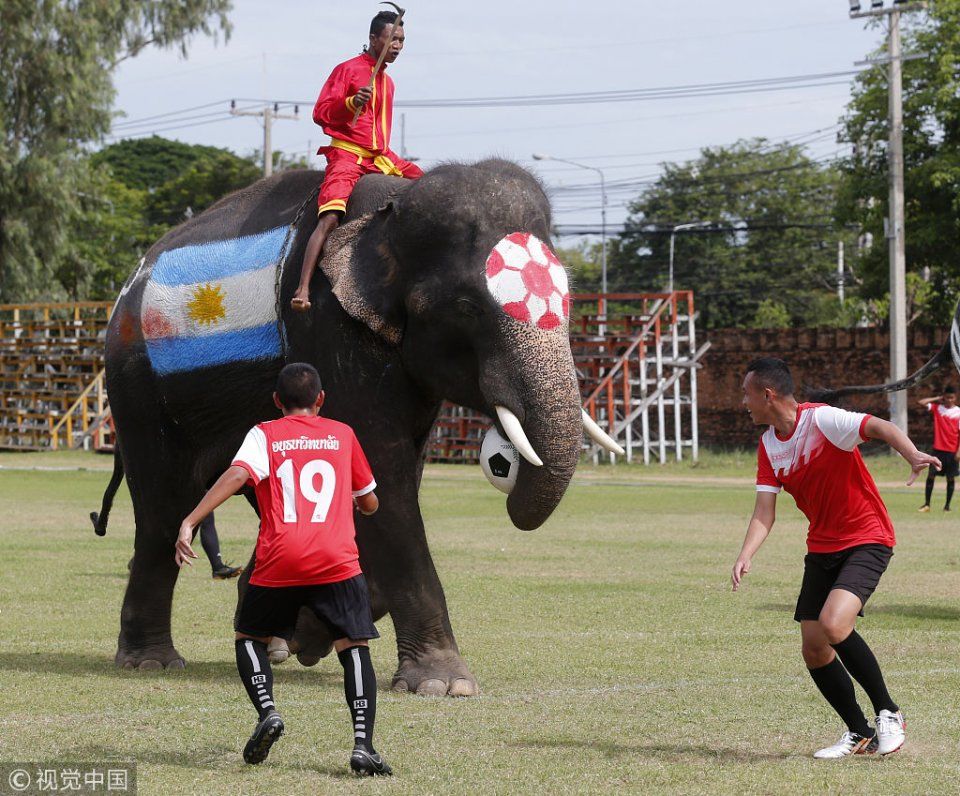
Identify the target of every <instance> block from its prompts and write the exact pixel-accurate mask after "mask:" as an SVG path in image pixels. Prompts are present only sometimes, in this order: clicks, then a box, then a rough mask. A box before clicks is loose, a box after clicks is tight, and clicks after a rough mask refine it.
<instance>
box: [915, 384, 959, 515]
mask: <svg viewBox="0 0 960 796" xmlns="http://www.w3.org/2000/svg"><path fill="white" fill-rule="evenodd" d="M918 403H919V404H920V406H925V407H926V408H927V409H928V410H929V411H930V414H931V415H933V455H934V456H936V457H937V458H938V459H939V460H940V475H944V476H946V478H947V500H946V502H945V503H944V504H943V510H944V511H950V500H951V499H952V498H953V488H954V486H955V482H956V477H957V472H958V464H957V458H958V457H960V406H957V393H956V392H955V391H954V389H953V387H944V388H943V392H942V393H941V394H940V395H937V396H935V397H933V398H921V399H920V400H919V401H918ZM936 477H937V471H936V470H934V469H933V468H931V469H930V472H929V473H927V484H926V489H925V490H924V498H923V505H922V506H921V507H920V509H919V511H921V512H928V511H930V498H931V497H933V482H934V481H935V480H936Z"/></svg>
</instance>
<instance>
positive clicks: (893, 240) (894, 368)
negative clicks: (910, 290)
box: [887, 8, 907, 433]
mask: <svg viewBox="0 0 960 796" xmlns="http://www.w3.org/2000/svg"><path fill="white" fill-rule="evenodd" d="M889 45H890V92H889V94H890V147H889V156H890V221H889V225H888V232H887V235H888V237H889V240H890V379H891V380H892V381H899V380H900V379H905V378H906V377H907V306H906V305H907V300H906V296H907V283H906V244H905V235H904V232H905V230H904V201H903V75H902V67H901V60H900V59H901V55H902V52H901V43H900V11H899V9H896V8H894V9H893V10H892V13H891V14H890V36H889ZM890 420H891V422H893V423H894V425H896V426H897V427H899V428H900V429H901V430H902V431H903V432H905V433H906V431H907V394H906V392H905V391H903V390H900V391H898V392H892V393H890Z"/></svg>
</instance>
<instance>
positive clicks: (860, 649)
mask: <svg viewBox="0 0 960 796" xmlns="http://www.w3.org/2000/svg"><path fill="white" fill-rule="evenodd" d="M830 646H831V647H833V648H834V649H835V650H836V651H837V655H839V656H840V660H842V661H843V665H844V666H845V667H846V668H847V671H848V672H850V674H851V675H852V676H853V678H854V679H855V680H856V681H857V682H858V683H860V685H861V686H862V688H863V690H864V691H866V692H867V696H868V697H870V701H871V702H872V703H873V710H874V713H875V714H879V713H880V711H881V710H889V711H891V712H893V713H896V712H897V711H898V710H899V709H900V708H898V707H897V705H896V703H895V702H894V701H893V700H892V699H890V694H889V693H887V684H886V683H884V682H883V675H882V674H881V673H880V664H879V663H877V658H876V656H875V655H874V654H873V651H872V650H871V649H870V647H869V646H867V642H866V641H864V640H863V637H862V636H861V635H860V634H859V633H857V631H856V630H854V631H853V632H852V633H851V634H850V635H849V636H847V637H846V638H845V639H844V640H843V641H841V642H840V643H839V644H831V645H830Z"/></svg>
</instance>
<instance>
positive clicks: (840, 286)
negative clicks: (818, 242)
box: [837, 240, 843, 307]
mask: <svg viewBox="0 0 960 796" xmlns="http://www.w3.org/2000/svg"><path fill="white" fill-rule="evenodd" d="M837 298H838V299H839V300H840V306H841V307H842V306H843V241H842V240H838V241H837Z"/></svg>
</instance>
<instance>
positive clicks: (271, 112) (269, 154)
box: [230, 100, 300, 177]
mask: <svg viewBox="0 0 960 796" xmlns="http://www.w3.org/2000/svg"><path fill="white" fill-rule="evenodd" d="M230 113H231V115H233V116H262V117H263V176H264V177H269V176H270V175H271V174H273V122H274V120H275V119H293V120H294V121H299V119H300V106H299V105H294V106H293V113H292V114H291V113H280V103H278V102H274V103H273V107H272V108H271V107H270V105H264V106H263V110H259V111H238V110H237V101H236V100H230Z"/></svg>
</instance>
